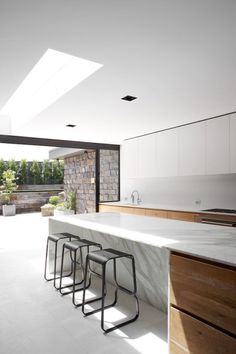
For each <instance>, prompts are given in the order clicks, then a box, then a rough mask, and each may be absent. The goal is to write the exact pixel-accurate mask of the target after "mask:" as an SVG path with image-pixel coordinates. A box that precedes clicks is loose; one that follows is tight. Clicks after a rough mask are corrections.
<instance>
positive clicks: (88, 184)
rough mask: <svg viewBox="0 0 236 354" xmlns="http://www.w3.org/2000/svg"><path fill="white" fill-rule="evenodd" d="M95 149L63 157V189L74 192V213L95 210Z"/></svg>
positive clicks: (66, 192) (66, 191)
mask: <svg viewBox="0 0 236 354" xmlns="http://www.w3.org/2000/svg"><path fill="white" fill-rule="evenodd" d="M95 158H96V156H95V151H88V152H83V153H80V154H77V155H75V156H72V157H66V158H65V159H64V167H65V170H64V191H65V197H66V196H67V194H68V193H69V192H76V213H77V214H80V213H85V212H95V211H96V186H95V164H96V161H95Z"/></svg>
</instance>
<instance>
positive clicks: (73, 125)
mask: <svg viewBox="0 0 236 354" xmlns="http://www.w3.org/2000/svg"><path fill="white" fill-rule="evenodd" d="M66 127H68V128H75V127H76V125H75V124H67V125H66Z"/></svg>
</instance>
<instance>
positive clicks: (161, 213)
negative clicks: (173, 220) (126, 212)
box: [146, 209, 168, 218]
mask: <svg viewBox="0 0 236 354" xmlns="http://www.w3.org/2000/svg"><path fill="white" fill-rule="evenodd" d="M146 215H147V216H156V217H159V218H167V217H168V213H167V211H166V210H155V209H146Z"/></svg>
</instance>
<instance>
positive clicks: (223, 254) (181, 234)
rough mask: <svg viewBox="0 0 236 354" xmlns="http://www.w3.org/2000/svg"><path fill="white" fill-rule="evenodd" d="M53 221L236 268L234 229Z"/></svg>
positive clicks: (123, 217) (120, 218)
mask: <svg viewBox="0 0 236 354" xmlns="http://www.w3.org/2000/svg"><path fill="white" fill-rule="evenodd" d="M51 219H52V220H58V221H61V222H64V223H67V224H68V225H69V224H70V225H74V226H76V225H77V226H81V227H83V228H85V229H90V230H95V231H98V232H102V233H104V234H110V235H113V236H117V237H120V238H122V239H126V240H130V241H135V242H138V243H142V244H145V245H150V246H154V247H158V248H165V249H169V250H173V251H180V252H181V251H182V252H185V253H187V254H190V255H194V256H199V257H203V258H206V259H208V260H212V261H216V262H220V263H225V264H228V265H232V266H235V265H236V229H235V228H233V227H226V226H218V225H207V224H200V223H194V222H186V221H179V220H170V219H162V218H157V217H148V216H141V215H132V214H124V213H92V214H83V215H70V216H60V217H59V216H58V217H54V218H51Z"/></svg>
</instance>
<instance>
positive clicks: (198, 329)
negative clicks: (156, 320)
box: [170, 307, 236, 354]
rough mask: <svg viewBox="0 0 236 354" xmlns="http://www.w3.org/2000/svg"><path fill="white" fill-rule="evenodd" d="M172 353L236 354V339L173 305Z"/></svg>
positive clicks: (171, 316) (171, 322)
mask: <svg viewBox="0 0 236 354" xmlns="http://www.w3.org/2000/svg"><path fill="white" fill-rule="evenodd" d="M170 353H171V354H187V353H189V354H190V353H191V354H234V353H236V339H235V338H233V337H231V336H229V335H227V334H225V333H223V332H221V331H219V330H217V329H215V328H213V327H211V326H209V325H207V324H205V323H204V322H202V321H199V320H197V319H195V318H194V317H192V316H189V315H187V314H185V313H184V312H181V311H179V310H177V309H175V308H173V307H171V312H170Z"/></svg>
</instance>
